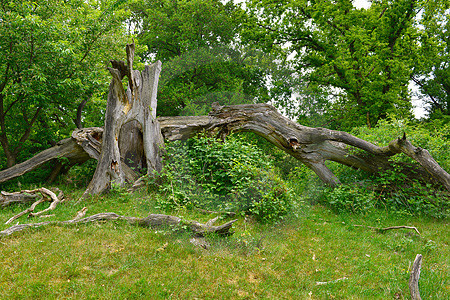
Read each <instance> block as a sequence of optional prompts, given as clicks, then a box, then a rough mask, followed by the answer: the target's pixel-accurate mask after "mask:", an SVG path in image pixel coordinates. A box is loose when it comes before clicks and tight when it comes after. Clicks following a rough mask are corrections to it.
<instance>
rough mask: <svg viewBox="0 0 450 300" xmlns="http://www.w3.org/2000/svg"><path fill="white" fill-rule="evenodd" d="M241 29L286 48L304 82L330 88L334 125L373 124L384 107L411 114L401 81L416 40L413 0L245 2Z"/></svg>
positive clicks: (416, 6) (409, 70) (405, 84)
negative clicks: (359, 4) (363, 5)
mask: <svg viewBox="0 0 450 300" xmlns="http://www.w3.org/2000/svg"><path fill="white" fill-rule="evenodd" d="M248 7H249V17H248V22H247V24H246V25H247V26H246V29H245V31H244V36H245V38H246V40H247V41H256V42H257V43H258V45H259V46H260V47H262V48H263V49H266V50H267V51H270V50H271V49H272V48H273V45H275V46H276V47H280V46H281V47H284V48H286V49H287V50H288V53H292V54H291V56H292V57H293V67H294V70H295V71H296V72H297V77H298V78H303V81H304V83H303V85H304V86H311V87H314V88H313V90H314V89H317V88H319V89H322V90H323V89H325V91H326V93H328V94H338V95H337V97H334V98H333V100H332V103H331V104H332V107H333V115H334V118H335V119H336V120H339V125H340V126H341V127H344V128H345V127H352V126H356V125H362V124H366V125H368V126H369V127H371V126H374V125H375V124H376V123H377V122H378V120H380V119H382V118H385V117H386V116H387V115H388V114H389V113H395V114H397V115H400V116H404V117H408V116H411V101H410V95H409V92H408V82H409V79H410V76H411V74H412V64H413V55H414V53H415V51H416V50H415V49H416V47H417V45H418V36H417V27H416V23H417V21H416V19H415V17H416V15H417V14H418V13H419V12H420V11H421V9H422V7H423V5H422V3H421V2H420V1H416V0H401V1H373V2H372V4H371V6H370V8H369V9H367V10H366V9H356V8H355V7H354V6H353V3H352V1H350V0H339V1H263V2H260V1H249V2H248Z"/></svg>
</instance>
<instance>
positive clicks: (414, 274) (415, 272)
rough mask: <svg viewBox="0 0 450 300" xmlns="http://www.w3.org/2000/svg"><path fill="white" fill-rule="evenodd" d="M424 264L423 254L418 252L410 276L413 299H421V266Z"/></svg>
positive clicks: (410, 289)
mask: <svg viewBox="0 0 450 300" xmlns="http://www.w3.org/2000/svg"><path fill="white" fill-rule="evenodd" d="M421 265H422V254H417V255H416V259H414V263H413V265H412V269H411V274H410V276H409V291H410V293H411V299H412V300H421V299H422V298H420V293H419V278H420V267H421Z"/></svg>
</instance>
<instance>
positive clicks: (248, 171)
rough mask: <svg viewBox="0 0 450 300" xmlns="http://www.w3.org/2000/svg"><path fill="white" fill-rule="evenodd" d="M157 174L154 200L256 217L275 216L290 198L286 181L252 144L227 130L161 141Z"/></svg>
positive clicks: (284, 210) (279, 215) (264, 219)
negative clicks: (220, 136)
mask: <svg viewBox="0 0 450 300" xmlns="http://www.w3.org/2000/svg"><path fill="white" fill-rule="evenodd" d="M166 150H167V154H166V158H165V166H164V169H163V171H162V173H161V174H160V177H159V178H160V185H159V191H160V192H161V193H162V194H163V196H162V197H160V199H159V201H158V202H159V205H160V207H161V208H163V209H172V208H174V207H177V206H185V207H188V208H192V207H199V208H202V209H207V210H215V211H224V212H238V213H241V214H252V215H254V216H255V217H256V219H258V220H259V221H262V222H270V221H274V220H278V219H280V218H282V217H283V215H285V214H286V213H287V212H288V210H289V207H290V204H291V196H290V191H289V189H288V188H287V186H286V183H285V182H284V181H283V180H282V179H281V178H280V176H278V174H277V173H276V172H275V170H274V167H273V165H272V164H271V163H270V160H268V159H267V157H266V156H265V155H264V154H263V153H262V152H261V151H260V150H259V149H258V148H257V147H256V146H254V145H252V144H250V143H248V142H245V141H243V140H242V139H240V138H239V137H237V136H234V135H231V136H229V137H228V138H227V140H226V141H224V142H222V141H218V140H216V139H214V138H210V137H207V136H206V135H199V136H197V137H195V138H192V139H190V140H189V141H188V142H186V143H182V142H173V143H170V144H168V145H167V147H166Z"/></svg>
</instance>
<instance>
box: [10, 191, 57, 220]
mask: <svg viewBox="0 0 450 300" xmlns="http://www.w3.org/2000/svg"><path fill="white" fill-rule="evenodd" d="M37 193H40V194H41V195H42V197H41V198H40V199H38V200H37V201H35V202H34V203H33V204H32V205H31V206H30V207H29V208H27V209H26V210H24V211H22V212H20V213H18V214H17V215H15V216H13V217H12V218H10V219H9V220H8V221H6V223H5V224H9V223H12V222H13V221H14V220H16V219H18V218H20V217H21V216H23V215H25V214H28V217H29V218H30V217H36V216H40V215H42V214H44V213H46V212H47V211H50V210H54V209H55V208H56V206H57V205H58V204H59V203H61V201H62V197H63V193H62V192H61V191H60V195H59V197H58V196H56V194H55V193H53V192H52V191H50V190H49V189H46V188H43V187H42V188H39V189H34V190H23V191H20V192H15V193H9V194H10V195H17V196H19V197H21V196H22V197H23V195H29V194H37ZM47 199H49V200H51V204H50V206H49V207H48V208H46V209H44V210H42V211H39V212H36V213H34V212H33V211H34V209H35V208H36V206H37V205H38V204H40V203H42V202H45V201H47Z"/></svg>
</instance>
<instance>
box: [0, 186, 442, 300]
mask: <svg viewBox="0 0 450 300" xmlns="http://www.w3.org/2000/svg"><path fill="white" fill-rule="evenodd" d="M60 188H63V187H60ZM66 193H67V198H68V199H69V200H68V201H67V202H65V203H63V204H61V205H60V206H58V207H57V208H56V210H55V211H54V212H53V213H55V217H53V218H50V219H49V220H66V219H71V218H72V217H73V216H74V215H75V214H76V212H77V211H78V210H80V209H81V208H82V207H84V206H86V207H87V208H88V212H87V215H92V214H94V213H99V212H107V211H109V212H116V213H119V214H123V215H130V216H137V217H143V216H146V215H147V214H148V213H157V212H161V211H158V210H157V209H155V208H154V207H155V201H154V199H153V195H152V194H146V193H144V192H139V193H136V194H134V195H127V194H125V193H123V192H120V191H119V192H115V193H112V194H109V195H106V196H102V197H93V198H91V199H88V200H85V201H82V202H80V203H77V204H76V201H77V199H78V197H79V196H80V195H81V193H82V191H81V190H77V191H66ZM44 207H45V206H41V207H38V209H39V208H44ZM25 208H26V206H18V207H8V208H6V209H3V210H1V211H0V223H1V225H0V230H3V229H5V228H7V226H6V225H4V224H3V223H4V222H5V221H6V220H7V219H9V218H10V217H11V216H12V215H14V214H16V213H18V212H20V211H21V210H23V209H25ZM296 210H297V211H295V212H294V213H296V214H297V215H298V216H294V215H290V216H288V217H287V218H286V219H285V220H284V221H283V222H280V223H278V224H272V225H261V224H259V223H257V222H255V221H254V220H253V219H251V218H239V221H238V222H236V223H235V226H234V227H235V234H234V235H233V236H231V237H227V238H220V237H216V236H210V237H207V240H208V242H209V244H210V247H209V249H207V250H205V249H203V248H199V247H196V246H194V245H192V244H191V243H190V242H189V239H190V238H191V237H190V235H189V234H187V233H181V232H174V231H173V230H170V229H148V228H140V227H134V226H130V225H128V224H126V223H124V222H120V221H117V222H107V223H96V224H88V225H76V226H48V227H43V228H37V229H30V230H25V231H23V232H20V233H17V234H15V235H13V236H9V237H5V238H2V239H0V264H1V268H0V299H55V298H58V299H67V298H75V299H195V298H198V299H254V298H258V299H395V298H396V297H398V299H402V298H403V299H408V298H409V290H408V279H409V270H408V269H409V266H410V264H411V263H412V261H413V260H414V258H415V256H416V254H418V253H420V254H423V263H422V272H421V278H420V281H419V286H420V292H421V296H422V298H423V299H448V295H449V294H450V285H449V278H450V274H449V257H450V255H449V254H450V253H449V252H450V251H449V246H448V244H449V236H450V235H449V230H448V222H447V221H446V220H440V221H436V220H433V219H424V218H411V217H405V216H399V215H394V214H391V215H388V214H386V213H384V212H382V211H380V212H375V213H372V214H370V215H351V214H340V215H337V214H335V213H333V212H331V211H330V210H328V209H327V208H325V207H322V206H312V207H309V206H306V205H304V206H301V207H298V208H297V209H296ZM166 213H169V214H173V215H177V216H181V217H184V218H188V219H196V220H199V221H202V222H205V221H207V220H208V219H209V218H211V217H212V216H205V215H201V214H199V213H195V212H192V211H186V210H182V209H180V210H178V211H171V212H166ZM17 221H19V222H20V223H26V222H28V221H33V222H34V221H36V222H38V221H42V219H35V220H27V219H26V217H25V216H24V217H22V218H20V219H18V220H17ZM17 221H16V222H17ZM222 222H223V221H222ZM354 224H361V225H368V226H374V227H387V226H392V225H411V226H416V227H417V228H418V229H419V230H420V232H421V235H420V236H419V235H417V234H416V233H414V232H413V231H411V230H406V229H400V230H390V231H387V232H385V233H383V234H380V233H376V232H374V231H372V230H370V229H367V228H362V227H354V226H353V225H354ZM166 243H167V247H165V248H164V250H161V249H160V248H161V247H162V246H163V245H165V244H166ZM343 277H346V278H348V279H346V280H342V281H338V282H335V283H329V284H326V285H316V282H319V281H333V280H336V279H339V278H343Z"/></svg>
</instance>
